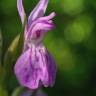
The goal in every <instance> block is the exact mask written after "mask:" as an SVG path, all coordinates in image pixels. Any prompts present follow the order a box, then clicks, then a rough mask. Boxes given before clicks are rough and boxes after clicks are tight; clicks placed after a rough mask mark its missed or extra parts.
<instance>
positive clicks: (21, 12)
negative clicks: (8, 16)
mask: <svg viewBox="0 0 96 96" xmlns="http://www.w3.org/2000/svg"><path fill="white" fill-rule="evenodd" d="M17 9H18V12H19V15H20V18H21V22H22V24H24V20H25V11H24V7H23V4H22V0H17Z"/></svg>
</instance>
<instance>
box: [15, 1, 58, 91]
mask: <svg viewBox="0 0 96 96" xmlns="http://www.w3.org/2000/svg"><path fill="white" fill-rule="evenodd" d="M47 4H48V0H40V1H39V3H38V4H37V6H36V7H35V8H34V10H33V11H32V12H31V14H30V16H29V17H28V21H27V22H26V24H25V31H24V49H23V52H22V54H21V56H20V57H19V59H18V60H17V62H16V64H15V67H14V71H15V74H16V77H17V79H18V81H19V83H20V84H21V86H24V87H27V88H29V89H36V88H38V87H40V86H42V85H44V86H45V87H48V86H53V85H54V83H55V77H56V65H55V62H54V59H53V57H52V56H51V55H50V53H49V52H48V50H47V49H46V48H45V46H44V45H43V42H42V40H43V37H44V35H45V34H46V32H48V31H49V30H52V29H53V28H54V24H53V21H52V20H51V19H52V18H53V17H54V16H55V13H54V12H52V13H51V14H50V15H49V16H44V13H45V11H46V8H47ZM17 7H18V12H19V15H20V17H21V21H22V25H24V21H25V16H26V14H25V11H24V8H23V4H22V0H17Z"/></svg>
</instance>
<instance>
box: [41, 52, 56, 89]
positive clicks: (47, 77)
mask: <svg viewBox="0 0 96 96" xmlns="http://www.w3.org/2000/svg"><path fill="white" fill-rule="evenodd" d="M44 55H45V57H44V58H45V66H46V68H45V70H44V71H43V77H42V80H41V81H42V83H43V85H44V86H45V87H48V86H53V85H54V83H55V79H56V64H55V61H54V58H53V57H52V56H51V54H50V53H49V52H48V51H46V54H44Z"/></svg>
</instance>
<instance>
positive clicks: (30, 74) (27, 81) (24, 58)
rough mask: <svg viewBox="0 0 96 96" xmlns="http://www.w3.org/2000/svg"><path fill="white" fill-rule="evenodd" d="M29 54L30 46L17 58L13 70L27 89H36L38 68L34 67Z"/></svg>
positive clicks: (38, 77) (30, 52)
mask: <svg viewBox="0 0 96 96" xmlns="http://www.w3.org/2000/svg"><path fill="white" fill-rule="evenodd" d="M31 55H32V50H31V48H30V49H28V50H27V51H26V52H25V53H23V54H22V55H21V56H20V58H19V59H18V60H17V62H16V64H15V67H14V71H15V74H16V77H17V79H18V81H19V83H20V84H21V85H22V86H24V87H27V88H29V89H36V88H38V86H39V80H40V69H39V68H37V69H34V67H35V66H34V62H33V60H32V58H31ZM38 67H39V66H38Z"/></svg>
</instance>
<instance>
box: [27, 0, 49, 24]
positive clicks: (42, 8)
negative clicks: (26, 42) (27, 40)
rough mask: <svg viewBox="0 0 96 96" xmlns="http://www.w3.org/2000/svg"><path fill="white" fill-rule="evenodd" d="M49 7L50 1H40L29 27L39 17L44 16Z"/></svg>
mask: <svg viewBox="0 0 96 96" xmlns="http://www.w3.org/2000/svg"><path fill="white" fill-rule="evenodd" d="M47 5H48V0H40V1H39V3H38V4H37V6H36V7H35V8H34V9H33V11H32V12H31V14H30V15H29V18H28V25H30V24H31V22H32V21H34V20H36V19H37V18H39V17H42V16H44V13H45V11H46V8H47Z"/></svg>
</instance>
